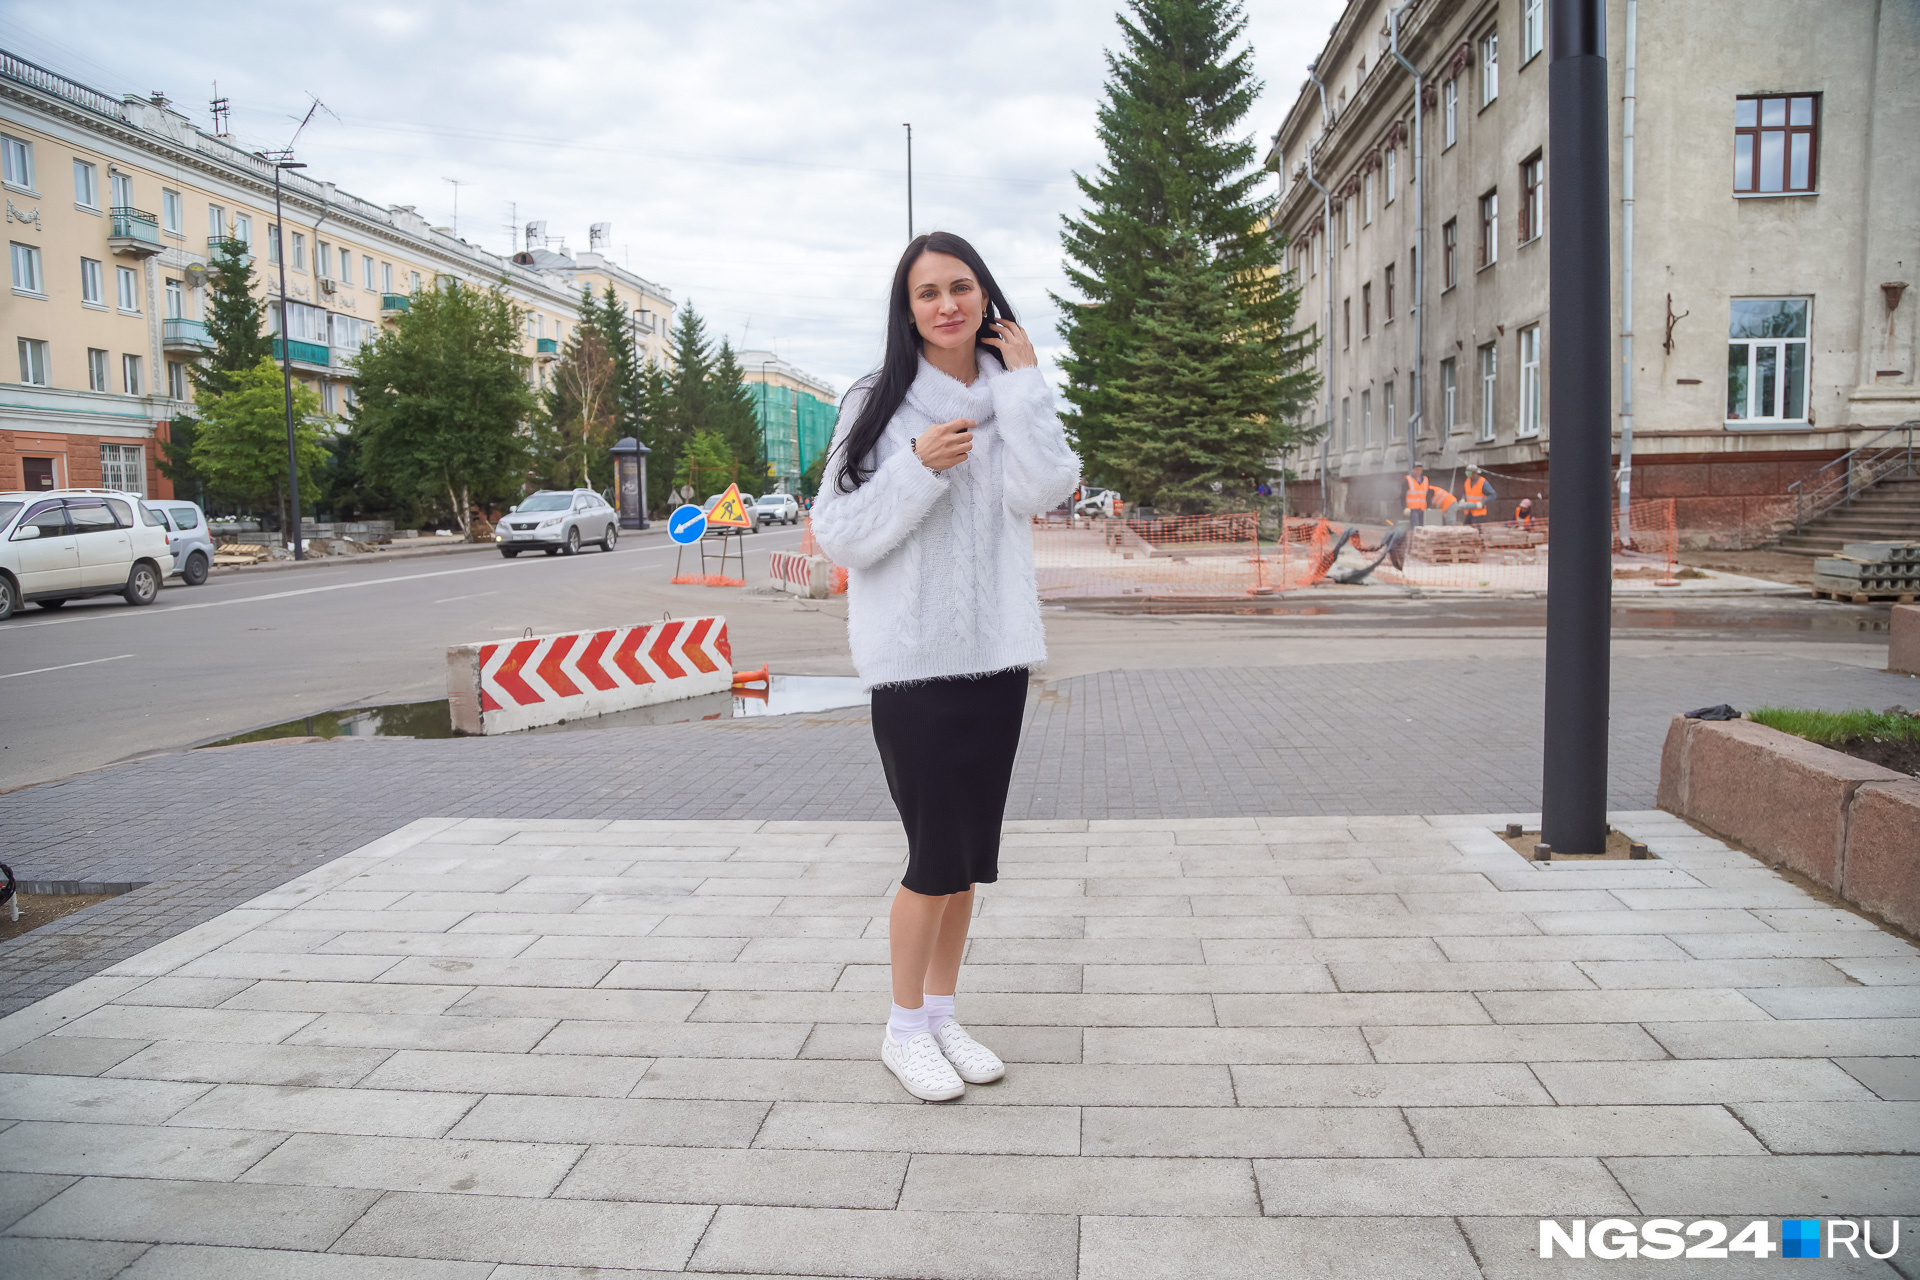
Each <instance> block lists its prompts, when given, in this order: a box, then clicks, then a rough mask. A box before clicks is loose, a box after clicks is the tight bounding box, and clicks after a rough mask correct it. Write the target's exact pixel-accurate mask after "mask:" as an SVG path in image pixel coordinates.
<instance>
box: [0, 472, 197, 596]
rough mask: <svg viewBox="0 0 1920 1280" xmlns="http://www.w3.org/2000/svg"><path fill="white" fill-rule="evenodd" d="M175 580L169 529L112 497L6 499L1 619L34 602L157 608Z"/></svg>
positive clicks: (0, 514)
mask: <svg viewBox="0 0 1920 1280" xmlns="http://www.w3.org/2000/svg"><path fill="white" fill-rule="evenodd" d="M172 572H173V554H172V553H171V552H170V551H169V550H168V549H167V527H166V522H165V521H164V520H162V519H161V518H160V517H159V516H158V515H157V514H155V513H154V512H152V511H149V510H147V509H146V508H145V507H144V506H142V505H141V499H140V497H139V495H137V494H132V493H119V492H116V491H114V490H112V489H54V490H52V491H48V490H45V489H42V490H38V491H35V492H18V491H16V492H13V493H0V619H4V618H7V617H10V616H12V614H13V611H14V610H15V609H18V608H19V607H20V606H21V605H22V604H25V603H26V602H28V601H32V602H33V603H35V604H37V605H39V606H40V607H41V608H42V609H58V608H59V607H60V606H61V605H63V604H65V603H66V602H67V601H69V600H77V599H79V598H81V597H83V596H105V595H119V596H125V597H126V601H127V603H128V604H152V603H153V602H154V599H155V598H156V597H157V596H158V595H159V594H160V583H161V582H162V581H163V580H164V579H165V578H166V576H167V575H168V574H169V573H172Z"/></svg>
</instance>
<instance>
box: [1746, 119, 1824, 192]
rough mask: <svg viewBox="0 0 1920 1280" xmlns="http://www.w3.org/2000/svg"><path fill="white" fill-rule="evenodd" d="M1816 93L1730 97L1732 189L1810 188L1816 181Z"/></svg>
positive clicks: (1817, 137) (1817, 124)
mask: <svg viewBox="0 0 1920 1280" xmlns="http://www.w3.org/2000/svg"><path fill="white" fill-rule="evenodd" d="M1819 151H1820V96H1819V95H1818V94H1801V95H1799V96H1796V97H1767V98H1759V97H1755V98H1735V99H1734V102H1733V189H1734V191H1735V192H1736V193H1738V194H1741V195H1773V194H1785V193H1787V192H1791V191H1805V192H1811V191H1812V190H1813V189H1814V183H1815V182H1816V181H1818V179H1819V176H1820V173H1819V168H1818V162H1819V158H1820V156H1819Z"/></svg>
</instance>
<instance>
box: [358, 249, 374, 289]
mask: <svg viewBox="0 0 1920 1280" xmlns="http://www.w3.org/2000/svg"><path fill="white" fill-rule="evenodd" d="M360 284H361V287H362V288H366V289H371V288H373V258H372V257H371V256H369V255H367V254H364V253H363V254H361V255H360Z"/></svg>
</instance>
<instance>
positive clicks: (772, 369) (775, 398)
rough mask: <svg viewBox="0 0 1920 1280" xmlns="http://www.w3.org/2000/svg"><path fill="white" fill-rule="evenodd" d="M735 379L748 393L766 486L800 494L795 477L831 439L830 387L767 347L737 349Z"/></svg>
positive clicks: (833, 402) (834, 397)
mask: <svg viewBox="0 0 1920 1280" xmlns="http://www.w3.org/2000/svg"><path fill="white" fill-rule="evenodd" d="M734 358H735V359H736V360H738V361H739V362H740V377H741V380H742V381H744V382H745V383H746V384H747V389H748V390H749V391H751V392H752V393H753V406H754V412H755V413H756V414H757V415H758V416H759V418H760V432H761V438H762V439H763V440H764V441H765V442H766V452H767V479H768V481H769V482H770V484H769V487H770V488H775V489H778V490H779V491H781V492H783V493H795V494H797V493H799V492H800V477H801V476H803V475H805V474H806V471H807V468H808V467H810V466H812V465H813V464H814V463H815V462H816V461H818V460H819V458H820V455H821V454H823V453H825V452H826V450H827V447H828V446H829V445H830V444H832V443H833V424H834V419H835V418H836V417H837V416H838V414H839V410H838V409H837V408H836V407H835V406H836V405H837V404H838V402H839V399H840V397H839V395H838V393H836V392H835V391H834V389H833V388H832V387H830V386H828V385H827V384H826V383H824V382H822V381H821V380H820V379H818V378H816V377H814V376H813V375H812V374H810V373H807V372H805V371H804V370H802V369H799V368H797V367H795V366H794V365H791V364H788V363H787V362H786V361H785V360H782V359H780V357H778V356H776V355H774V354H773V352H771V351H741V352H738V353H736V355H735V356H734Z"/></svg>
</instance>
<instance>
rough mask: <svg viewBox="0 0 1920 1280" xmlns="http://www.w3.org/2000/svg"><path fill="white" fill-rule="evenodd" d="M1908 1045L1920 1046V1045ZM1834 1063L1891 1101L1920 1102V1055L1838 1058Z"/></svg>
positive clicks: (1919, 1047) (1913, 1047) (1911, 1046)
mask: <svg viewBox="0 0 1920 1280" xmlns="http://www.w3.org/2000/svg"><path fill="white" fill-rule="evenodd" d="M1907 1047H1908V1048H1909V1049H1920V1044H1910V1045H1908V1046H1907ZM1833 1062H1834V1065H1835V1066H1837V1067H1839V1068H1840V1069H1841V1070H1842V1071H1845V1072H1846V1073H1847V1074H1848V1075H1850V1076H1852V1077H1853V1078H1854V1079H1856V1080H1858V1081H1859V1082H1860V1083H1861V1084H1864V1085H1865V1086H1867V1088H1869V1089H1871V1090H1873V1091H1874V1092H1875V1093H1877V1094H1879V1095H1880V1096H1881V1097H1882V1098H1885V1099H1886V1100H1887V1101H1888V1102H1920V1057H1907V1058H1835V1059H1834V1060H1833Z"/></svg>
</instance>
